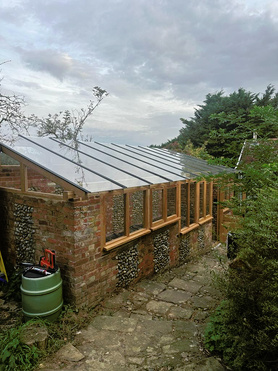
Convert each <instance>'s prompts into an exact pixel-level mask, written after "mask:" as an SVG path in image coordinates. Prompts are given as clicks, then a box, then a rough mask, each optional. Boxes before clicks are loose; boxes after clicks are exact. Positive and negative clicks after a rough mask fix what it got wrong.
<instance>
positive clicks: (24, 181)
mask: <svg viewBox="0 0 278 371" xmlns="http://www.w3.org/2000/svg"><path fill="white" fill-rule="evenodd" d="M20 184H21V191H22V192H27V190H28V176H27V167H26V166H25V165H24V164H23V163H20Z"/></svg>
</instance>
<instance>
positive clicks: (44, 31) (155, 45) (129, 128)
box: [0, 0, 278, 145]
mask: <svg viewBox="0 0 278 371" xmlns="http://www.w3.org/2000/svg"><path fill="white" fill-rule="evenodd" d="M0 17H1V23H0V24H1V27H0V63H1V62H4V61H6V60H11V62H9V63H5V64H4V65H2V66H1V67H2V72H1V75H2V76H4V80H3V81H2V89H5V91H6V92H7V91H8V92H10V93H16V94H19V95H24V96H25V98H26V101H27V103H28V106H27V107H26V113H35V114H37V115H40V116H46V115H47V114H48V113H52V114H53V113H56V112H59V111H61V110H66V109H75V108H81V107H85V106H86V104H87V103H88V102H89V100H90V98H91V89H92V88H93V87H94V86H100V87H101V88H103V89H106V90H107V91H108V92H109V96H108V97H107V98H105V100H104V101H103V102H102V104H101V105H100V106H99V108H98V109H97V111H95V114H94V115H93V116H92V117H91V118H90V120H89V121H88V122H87V124H86V127H85V129H86V130H85V133H90V134H92V135H93V139H94V140H97V141H101V142H115V143H123V144H125V143H127V144H138V145H149V144H160V143H162V142H166V141H167V140H168V139H172V138H173V137H175V136H177V135H178V134H179V129H180V128H181V127H182V123H181V121H180V117H183V118H190V117H191V116H192V115H193V114H194V107H196V106H197V105H198V104H201V103H202V101H203V100H204V99H205V96H206V94H208V93H215V92H217V91H219V90H221V89H223V90H224V91H225V92H226V93H227V94H229V93H231V92H233V91H235V90H237V89H238V88H240V87H243V88H245V89H246V90H251V91H252V92H256V93H258V92H264V90H265V88H266V86H267V85H268V84H270V83H272V84H273V85H274V86H275V87H276V88H277V89H278V81H277V80H278V1H277V0H30V1H28V0H0Z"/></svg>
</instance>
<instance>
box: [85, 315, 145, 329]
mask: <svg viewBox="0 0 278 371" xmlns="http://www.w3.org/2000/svg"><path fill="white" fill-rule="evenodd" d="M137 322H138V320H136V319H134V318H121V317H108V316H98V317H95V318H94V319H93V321H92V326H94V327H95V328H97V329H99V330H100V329H101V330H110V331H120V332H133V331H134V330H135V328H136V325H137Z"/></svg>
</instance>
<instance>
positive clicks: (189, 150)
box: [183, 139, 212, 160]
mask: <svg viewBox="0 0 278 371" xmlns="http://www.w3.org/2000/svg"><path fill="white" fill-rule="evenodd" d="M183 152H184V153H185V154H187V155H190V156H194V157H197V158H201V159H203V160H211V159H212V156H210V155H209V154H208V152H207V150H206V143H204V144H203V145H202V146H201V147H197V148H196V147H194V146H193V143H192V142H191V140H190V139H189V140H188V141H187V143H186V145H185V147H184V149H183Z"/></svg>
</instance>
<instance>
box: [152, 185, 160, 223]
mask: <svg viewBox="0 0 278 371" xmlns="http://www.w3.org/2000/svg"><path fill="white" fill-rule="evenodd" d="M152 211H153V212H152V221H153V222H155V221H157V220H161V219H163V191H162V189H153V190H152Z"/></svg>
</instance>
